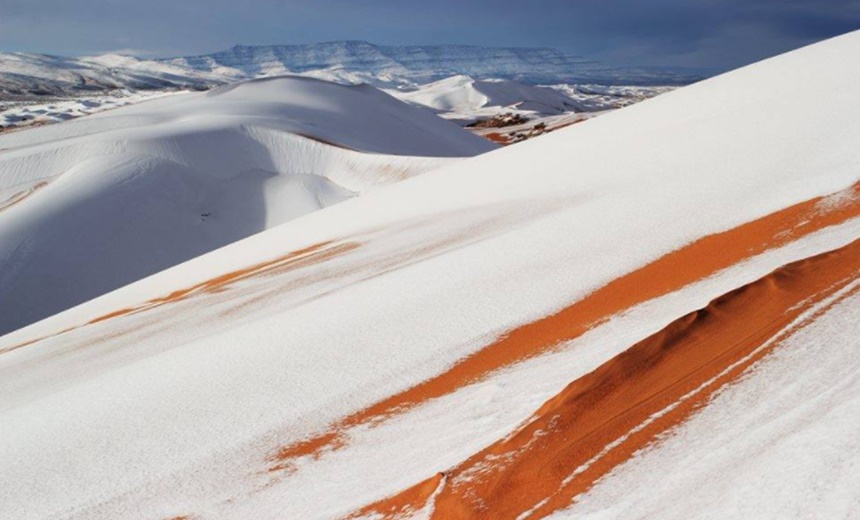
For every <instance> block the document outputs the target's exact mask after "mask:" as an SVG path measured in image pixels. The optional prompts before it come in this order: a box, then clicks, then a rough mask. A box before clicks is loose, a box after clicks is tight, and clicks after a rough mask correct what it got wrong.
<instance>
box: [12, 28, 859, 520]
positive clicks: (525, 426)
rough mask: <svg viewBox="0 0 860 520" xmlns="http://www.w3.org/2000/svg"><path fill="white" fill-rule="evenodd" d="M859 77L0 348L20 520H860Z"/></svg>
mask: <svg viewBox="0 0 860 520" xmlns="http://www.w3.org/2000/svg"><path fill="white" fill-rule="evenodd" d="M858 52H860V33H852V34H848V35H845V36H843V37H840V38H836V39H833V40H830V41H827V42H823V43H820V44H817V45H813V46H810V47H807V48H804V49H801V50H798V51H795V52H792V53H789V54H786V55H783V56H779V57H776V58H773V59H770V60H766V61H764V62H761V63H758V64H755V65H752V66H750V67H747V68H744V69H740V70H737V71H734V72H732V73H729V74H726V75H723V76H720V77H717V78H714V79H712V80H708V81H705V82H702V83H699V84H696V85H693V86H690V87H686V88H682V89H679V90H677V91H674V92H672V93H668V94H666V95H664V96H661V97H658V98H655V99H652V100H648V101H645V102H643V103H641V104H638V105H635V106H633V107H629V108H625V109H623V110H620V111H617V112H615V113H612V114H609V115H606V116H604V117H601V118H598V119H595V120H591V121H588V122H585V123H583V124H579V125H575V126H572V127H569V128H566V129H562V130H559V131H557V132H554V133H552V134H549V135H546V136H542V137H539V138H537V139H534V140H531V141H528V142H525V143H522V144H518V145H516V146H512V147H508V148H505V149H502V150H497V151H493V152H491V153H487V154H484V155H481V156H478V157H474V158H470V159H467V160H464V161H459V162H457V163H454V164H451V165H447V166H445V167H443V168H440V169H437V170H434V171H432V172H428V173H427V174H425V175H421V176H417V177H413V178H410V179H407V180H405V181H403V182H400V183H397V184H394V185H391V186H386V187H383V188H380V189H378V190H373V191H372V192H369V193H367V194H365V195H362V196H361V197H357V198H353V199H350V200H347V201H345V202H343V203H340V204H337V205H333V206H331V207H328V208H326V209H324V210H322V211H318V212H314V213H312V214H309V215H306V216H305V217H303V218H301V219H297V220H293V221H290V222H286V223H284V224H282V225H280V226H277V227H274V228H272V229H269V230H267V231H264V232H262V233H259V234H256V235H254V236H251V237H248V238H246V239H244V240H241V241H239V242H237V243H234V244H231V245H229V246H226V247H223V248H221V249H218V250H216V251H213V252H211V253H208V254H206V255H203V256H201V257H199V258H196V259H194V260H192V261H190V262H187V263H184V264H181V265H177V266H175V267H173V268H171V269H167V270H165V271H162V272H160V273H158V274H156V275H154V276H151V277H148V278H146V279H143V280H140V281H138V282H136V283H133V284H131V285H129V286H126V287H123V288H122V289H119V290H116V291H113V292H110V293H108V294H105V295H104V296H101V297H99V298H97V299H94V300H92V301H89V302H87V303H85V304H83V305H79V306H77V307H74V308H72V309H69V310H68V311H65V312H62V313H59V314H56V315H54V316H51V317H50V318H48V319H46V320H43V321H40V322H38V323H35V324H33V325H30V326H28V327H25V328H23V329H21V330H17V331H15V332H13V333H10V334H7V335H6V336H3V337H2V338H0V425H2V427H0V476H2V480H3V481H4V482H6V483H8V485H7V486H6V493H7V495H8V496H10V497H12V499H11V500H5V501H2V502H0V516H2V517H7V516H8V517H12V518H24V519H27V518H86V519H99V518H111V519H113V518H139V517H141V516H143V517H153V518H176V517H190V518H219V519H221V518H237V519H241V518H272V519H276V518H338V517H347V516H371V517H377V518H378V517H380V516H382V517H401V516H406V517H428V516H429V517H434V516H435V517H437V518H448V517H468V518H471V517H494V518H529V517H533V518H541V517H546V516H549V515H552V514H557V515H560V516H562V517H564V516H569V517H574V518H577V517H586V516H588V515H595V514H601V515H603V516H605V517H608V518H630V517H634V518H635V517H640V518H649V517H654V516H661V515H662V514H663V513H664V512H666V513H667V514H666V516H671V517H675V518H685V517H689V516H691V515H692V514H693V513H696V512H702V511H705V512H706V513H707V512H709V511H713V512H714V513H713V516H715V517H721V518H722V517H738V518H742V517H748V516H749V514H750V513H751V512H753V513H754V512H756V511H768V512H773V513H774V514H776V515H777V516H781V517H792V516H793V517H804V516H809V513H810V507H812V506H810V504H814V507H815V508H816V511H825V512H831V513H833V514H836V515H838V514H840V513H845V511H846V510H849V511H850V509H846V508H849V507H850V504H853V503H856V501H857V498H858V495H857V490H856V487H855V488H851V487H850V486H847V485H840V486H838V487H833V488H832V489H834V490H835V491H834V492H832V493H830V492H828V491H827V489H823V488H822V487H821V486H819V485H818V484H817V483H818V482H820V477H821V475H829V476H828V478H830V479H831V480H828V482H830V481H832V482H834V483H839V482H852V479H854V478H855V477H856V467H857V465H856V460H857V453H858V451H857V450H856V449H855V447H856V442H855V441H854V440H853V439H856V438H858V435H857V434H858V433H860V423H858V421H857V419H856V418H857V417H858V416H860V409H858V405H857V404H858V402H860V400H858V395H860V388H858V387H857V384H856V382H857V381H860V378H858V370H860V369H858V368H857V367H858V366H860V365H858V364H857V363H856V359H855V358H856V352H857V351H858V349H857V348H856V339H854V338H856V330H855V329H856V326H855V324H856V323H858V322H860V320H858V319H857V318H858V316H857V313H858V308H860V307H858V305H857V299H856V287H857V283H858V281H857V280H858V276H860V273H858V266H857V258H858V255H857V245H856V244H857V240H858V239H860V195H858V186H860V172H858V168H857V166H858V164H860V147H858V146H857V136H858V135H860V106H858V104H857V103H855V102H854V100H855V97H856V94H855V92H856V90H857V88H858V87H860V72H858V70H857V68H856V67H854V66H853V61H854V57H855V56H856V55H857V53H858ZM228 94H229V93H228ZM144 107H145V105H140V106H139V107H138V108H139V109H141V110H143V108H144ZM798 122H802V124H798ZM47 189H50V188H40V189H39V190H37V191H36V194H35V195H31V196H30V198H31V199H33V200H37V199H36V197H39V196H40V194H39V193H40V192H41V191H43V190H47ZM26 200H27V199H24V201H25V202H26ZM25 202H19V203H18V204H16V205H15V206H12V207H11V208H10V209H8V210H6V213H9V212H13V211H16V208H17V207H20V206H21V204H24V203H25ZM0 217H2V214H0ZM723 337H725V339H726V340H727V341H726V342H723V341H721V339H722V338H723ZM810 363H811V364H810ZM810 367H812V368H813V369H810ZM714 381H715V382H714ZM791 381H794V382H796V384H791V385H786V384H785V383H786V382H791ZM745 388H746V389H750V391H749V392H746V391H745V390H744V389H745ZM648 389H650V391H651V392H652V394H647V395H644V394H643V393H644V392H647V391H649V390H648ZM717 389H719V391H715V390H717ZM639 390H642V392H639ZM816 391H820V392H821V393H820V394H819V393H816ZM743 410H746V412H744V413H739V412H740V411H743ZM735 416H736V417H737V422H735V421H734V420H733V419H732V418H733V417H735ZM726 418H729V419H731V420H727V419H726ZM607 419H608V420H607ZM821 438H826V439H830V440H833V441H834V443H835V444H833V446H836V448H833V449H832V450H831V449H830V448H827V447H822V446H818V445H816V444H815V439H821ZM719 446H724V447H726V446H728V447H729V448H731V447H733V446H741V447H743V451H742V453H741V454H740V455H739V454H738V453H735V452H733V450H732V449H726V448H723V449H719ZM806 453H814V454H816V455H818V456H805V455H804V454H806ZM741 455H744V456H745V457H746V458H750V457H753V456H755V457H757V458H758V460H761V461H763V462H764V463H763V464H752V463H746V462H745V460H744V457H742V456H741ZM705 459H707V460H705ZM780 461H790V462H791V465H790V466H786V464H785V463H781V462H780ZM840 461H841V462H840ZM542 462H545V463H546V464H541V463H542ZM837 463H838V464H837ZM827 467H838V471H839V473H837V474H838V475H843V476H846V478H842V479H841V480H840V479H839V478H836V479H833V478H832V474H828V473H827V471H826V468H827ZM787 468H790V470H791V471H790V473H791V477H790V479H788V480H787V482H789V483H790V486H791V487H790V490H791V493H792V494H791V496H790V497H788V498H790V499H787V498H786V496H785V495H784V494H783V493H781V492H780V490H779V489H780V488H779V483H780V481H781V480H783V479H784V474H786V473H787ZM674 471H677V474H675V473H673V472H674ZM665 475H668V477H666V478H663V479H660V478H659V477H662V476H665ZM71 476H73V477H71ZM523 477H528V478H523ZM711 482H714V483H715V486H714V489H716V491H715V492H713V493H712V492H711V491H710V488H709V486H708V485H707V484H709V483H711ZM652 496H654V497H659V500H655V499H653V498H652ZM846 504H848V505H846ZM702 516H706V514H705V513H703V514H702Z"/></svg>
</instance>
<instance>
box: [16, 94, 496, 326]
mask: <svg viewBox="0 0 860 520" xmlns="http://www.w3.org/2000/svg"><path fill="white" fill-rule="evenodd" d="M4 148H5V150H4ZM492 148H494V146H493V145H492V144H491V143H489V142H487V141H484V140H483V139H481V138H479V137H475V136H472V135H470V134H468V133H466V132H465V131H463V130H461V129H459V128H458V127H457V126H456V125H454V124H451V123H447V122H445V121H442V120H440V119H438V118H436V117H435V116H433V115H432V114H429V113H427V112H425V111H423V110H420V109H417V108H413V107H410V106H408V105H405V104H403V103H400V102H398V101H396V100H394V99H392V98H391V97H389V96H387V95H385V94H383V93H382V92H379V91H378V90H376V89H374V88H373V87H369V86H356V87H349V86H342V85H336V84H331V83H325V82H321V81H317V80H311V79H306V78H281V79H272V80H258V81H253V82H250V83H243V84H239V85H234V86H230V87H221V88H219V89H216V90H213V91H210V92H207V93H200V94H184V95H174V96H170V97H167V98H162V99H157V100H153V101H149V102H146V103H142V104H138V105H135V106H131V107H126V108H123V109H117V110H114V111H111V112H106V113H101V114H98V115H94V116H90V117H87V118H85V119H80V120H75V121H70V122H67V123H63V124H61V125H53V126H49V127H40V128H35V129H32V130H28V131H25V132H14V133H10V134H6V135H2V136H0V207H2V208H4V211H3V213H2V214H0V265H2V272H0V305H2V306H3V308H4V312H3V313H2V314H0V333H4V332H9V331H11V330H13V329H14V328H17V327H20V326H23V325H26V324H28V323H32V322H33V321H36V320H38V319H40V318H43V317H46V316H49V315H51V314H53V313H55V312H58V311H60V310H63V309H66V308H68V307H70V306H72V305H75V304H78V303H81V302H83V301H86V300H88V299H91V298H93V297H96V296H99V295H101V294H104V293H105V292H108V291H110V290H113V289H115V288H117V287H120V286H122V285H125V284H127V283H130V282H132V281H135V280H137V279H140V278H142V277H144V276H147V275H149V274H152V273H154V272H157V271H159V270H162V269H165V268H167V267H170V266H172V265H175V264H177V263H180V262H182V261H185V260H188V259H190V258H193V257H195V256H199V255H201V254H203V253H206V252H208V251H211V250H213V249H216V248H218V247H221V246H224V245H226V244H228V243H231V242H234V241H236V240H239V239H241V238H244V237H246V236H248V235H251V234H253V233H257V232H259V231H262V230H264V229H268V228H271V227H273V226H276V225H278V224H281V223H283V222H286V221H288V220H290V219H293V218H296V217H298V216H301V215H304V214H306V213H309V212H311V211H315V210H317V209H320V208H322V207H325V206H329V205H331V204H334V203H336V202H340V201H342V200H345V199H347V198H349V197H351V196H353V195H354V194H356V193H361V192H365V191H367V190H370V189H373V188H375V187H378V186H381V185H384V184H388V183H391V182H396V181H398V180H401V179H403V178H406V177H409V176H411V175H415V174H418V173H422V172H424V171H427V170H428V169H432V168H434V167H438V166H441V165H444V164H447V163H450V162H451V161H452V160H454V159H451V158H450V157H461V156H467V155H474V154H477V153H481V152H484V151H487V150H490V149H492ZM22 194H23V195H27V196H26V197H25V198H23V199H21V195H22ZM4 200H5V201H9V202H14V201H17V203H15V204H14V205H11V204H4V203H3V202H2V201H4Z"/></svg>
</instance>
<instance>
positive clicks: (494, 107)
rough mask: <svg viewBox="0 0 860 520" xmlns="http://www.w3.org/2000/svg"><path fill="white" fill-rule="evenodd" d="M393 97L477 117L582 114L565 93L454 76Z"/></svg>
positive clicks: (390, 91)
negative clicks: (512, 113) (509, 113)
mask: <svg viewBox="0 0 860 520" xmlns="http://www.w3.org/2000/svg"><path fill="white" fill-rule="evenodd" d="M388 92H389V93H390V94H391V95H393V96H395V97H397V98H399V99H401V100H403V101H406V102H409V103H413V104H416V105H423V106H426V107H429V108H432V109H434V110H436V111H438V112H442V113H453V114H461V115H462V116H463V118H468V117H475V116H478V115H480V114H482V113H484V112H486V113H487V114H495V113H498V112H499V111H501V110H509V111H517V112H524V113H535V114H542V115H550V114H561V113H564V112H572V111H580V110H579V109H580V107H579V105H578V104H577V103H576V102H575V101H574V100H573V99H572V98H570V97H569V96H567V95H565V94H564V93H562V92H560V91H558V90H555V89H551V88H547V87H537V86H532V85H526V84H524V83H519V82H517V81H511V80H500V79H496V80H475V79H472V78H471V77H469V76H452V77H450V78H447V79H443V80H440V81H437V82H434V83H430V84H427V85H422V86H420V87H417V88H415V89H411V90H408V91H398V90H389V91H388Z"/></svg>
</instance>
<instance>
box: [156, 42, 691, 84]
mask: <svg viewBox="0 0 860 520" xmlns="http://www.w3.org/2000/svg"><path fill="white" fill-rule="evenodd" d="M166 62H167V63H170V64H173V65H180V66H183V67H190V68H193V69H195V70H199V71H203V72H207V73H220V72H224V71H229V72H231V73H235V72H236V71H240V72H242V73H244V74H246V75H248V76H251V77H253V76H258V75H271V74H283V73H287V72H292V73H314V72H315V73H320V74H324V73H327V74H332V75H335V76H337V75H343V76H345V77H349V76H350V75H355V77H358V78H363V79H364V80H365V81H371V82H374V83H377V84H385V83H391V84H396V83H398V82H400V83H402V82H412V83H418V84H422V83H428V82H431V81H436V80H439V79H443V78H447V77H449V76H456V75H467V76H472V77H474V78H479V79H484V78H499V79H515V80H519V81H524V82H527V83H535V84H536V83H571V82H574V83H575V82H583V81H588V82H596V83H618V82H619V81H620V82H622V83H628V84H654V83H660V84H675V83H679V84H680V83H690V82H692V81H694V80H696V79H701V78H702V77H703V73H702V71H689V70H687V71H684V70H669V69H657V68H652V69H648V68H639V69H632V68H620V67H611V66H607V65H605V64H602V63H599V62H597V61H594V60H589V59H586V58H583V57H580V56H574V55H571V54H567V53H564V52H561V51H558V50H556V49H550V48H517V47H510V48H497V47H481V46H475V45H425V46H422V45H411V46H385V45H374V44H372V43H368V42H365V41H334V42H325V43H317V44H307V45H272V46H244V45H237V46H235V47H233V48H231V49H228V50H226V51H222V52H216V53H213V54H206V55H201V56H191V57H180V58H174V59H169V60H166Z"/></svg>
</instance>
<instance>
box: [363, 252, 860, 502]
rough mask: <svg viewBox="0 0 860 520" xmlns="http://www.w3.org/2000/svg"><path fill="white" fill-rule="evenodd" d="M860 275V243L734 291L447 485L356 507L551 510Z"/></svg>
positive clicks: (457, 471)
mask: <svg viewBox="0 0 860 520" xmlns="http://www.w3.org/2000/svg"><path fill="white" fill-rule="evenodd" d="M858 275H860V241H856V242H854V243H852V244H849V245H848V246H845V247H843V248H841V249H839V250H837V251H834V252H831V253H825V254H822V255H818V256H815V257H812V258H809V259H806V260H802V261H799V262H795V263H792V264H789V265H787V266H785V267H783V268H781V269H778V270H777V271H775V272H773V273H771V274H770V275H768V276H765V277H764V278H762V279H760V280H758V281H756V282H754V283H751V284H749V285H747V286H744V287H742V288H739V289H737V290H735V291H732V292H730V293H728V294H726V295H724V296H722V297H721V298H718V299H716V300H714V301H713V302H711V304H710V305H708V306H707V307H706V308H704V309H701V310H699V311H696V312H693V313H690V314H688V315H687V316H684V317H682V318H680V319H678V320H676V321H675V322H673V323H671V324H670V325H669V326H667V327H666V328H665V329H663V330H662V331H660V332H659V333H657V334H655V335H653V336H651V337H649V338H647V339H646V340H644V341H642V342H640V343H638V344H636V345H634V346H632V347H631V348H629V349H628V350H627V351H625V352H624V353H622V354H620V355H618V356H616V357H615V358H613V359H611V360H610V361H608V362H606V363H605V364H603V365H602V366H601V367H599V368H598V369H597V370H595V371H593V372H591V373H590V374H588V375H586V376H584V377H581V378H579V379H578V380H576V381H574V382H572V383H571V384H570V385H569V386H568V387H567V388H565V389H564V391H562V392H561V393H560V394H558V395H557V396H556V397H554V398H553V399H551V400H549V401H548V402H546V403H545V404H544V405H543V406H542V407H541V408H540V409H539V410H537V411H536V413H535V415H534V417H533V418H532V420H530V421H528V422H527V424H526V425H525V426H523V427H522V428H521V429H520V430H518V431H516V432H514V433H513V434H512V435H510V436H508V437H507V438H505V439H502V440H500V441H498V442H496V443H495V444H493V445H492V446H490V447H488V448H487V449H485V450H483V451H481V452H480V453H478V454H476V455H474V456H472V457H471V458H469V459H467V460H466V461H464V462H463V463H462V464H460V465H459V466H457V467H456V468H454V469H452V470H451V471H449V472H446V479H445V482H444V484H443V485H442V488H441V489H436V488H437V487H438V483H439V480H438V478H439V476H438V475H437V476H434V477H433V478H431V479H429V480H427V481H424V482H422V483H420V484H418V485H417V486H415V487H414V488H410V489H408V490H406V491H405V492H404V493H403V494H402V495H397V496H395V497H393V498H390V499H387V500H383V501H380V502H378V503H376V504H372V505H370V506H368V507H366V508H364V509H362V510H360V511H359V512H357V515H359V516H363V515H370V514H377V515H382V516H384V517H388V518H391V517H395V516H398V515H401V514H408V513H409V512H410V511H415V510H417V509H420V508H421V507H423V505H422V504H416V496H424V497H426V498H427V499H429V497H430V496H431V494H428V493H426V492H425V491H426V490H427V489H429V488H431V487H432V488H433V489H434V491H433V492H432V496H433V504H432V509H433V516H434V517H438V518H523V517H528V518H540V517H543V516H546V515H547V514H549V513H551V512H553V511H555V510H558V509H561V508H564V507H566V506H568V505H569V504H570V503H571V501H572V500H573V499H574V497H576V496H577V495H579V494H580V493H583V492H584V491H586V490H588V489H589V488H590V487H591V486H592V485H593V483H594V482H595V481H596V480H597V479H599V478H600V477H602V476H603V475H605V474H607V473H608V472H609V471H610V470H611V469H612V468H614V467H615V466H617V465H618V464H620V463H622V462H624V461H625V460H627V459H628V458H629V457H630V456H632V455H633V454H634V453H635V452H636V451H637V450H639V449H641V448H643V447H645V446H647V445H648V444H649V443H652V442H654V441H655V440H659V436H660V435H661V434H663V433H664V432H666V431H667V430H669V429H670V428H672V427H673V426H675V425H677V424H679V423H680V422H682V421H684V420H685V419H686V418H688V417H689V416H690V414H692V413H693V412H695V410H696V409H697V408H698V407H701V406H704V405H706V404H707V402H708V400H709V399H710V397H711V396H712V395H713V394H714V393H715V392H716V391H718V390H719V389H720V388H721V387H723V386H725V385H726V384H729V383H731V382H732V381H734V380H736V379H737V378H738V377H740V376H741V375H742V374H743V373H744V371H745V370H746V369H747V368H749V367H750V366H751V365H752V364H754V363H755V362H757V361H758V360H760V359H762V358H763V357H764V356H766V355H767V354H768V353H769V352H770V351H772V350H773V349H774V348H776V347H777V346H778V345H779V343H780V341H781V340H783V339H785V338H786V337H788V336H789V335H791V334H793V333H794V332H796V331H797V330H799V329H800V328H802V327H803V326H805V325H806V324H807V323H809V322H810V321H812V320H813V319H815V316H817V315H820V314H821V313H822V312H824V310H826V309H825V308H824V307H829V306H832V305H834V304H835V303H837V302H838V301H840V300H842V299H844V298H846V297H847V296H849V295H850V294H853V293H854V292H856V291H857V289H856V287H855V288H854V289H853V290H852V291H849V292H848V293H847V294H841V295H840V296H839V298H838V299H834V301H828V302H827V303H826V304H825V305H820V304H821V302H822V301H825V300H827V299H828V298H831V297H832V296H833V295H834V294H835V293H837V292H838V291H840V290H841V289H843V288H845V287H846V286H848V285H849V284H850V283H851V282H853V281H855V280H857V278H858ZM810 311H812V312H813V313H814V314H813V315H812V317H809V316H804V314H805V313H809V312H810ZM524 513H527V514H524Z"/></svg>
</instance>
